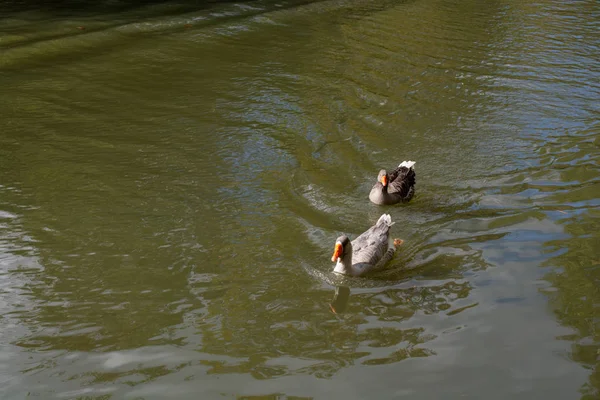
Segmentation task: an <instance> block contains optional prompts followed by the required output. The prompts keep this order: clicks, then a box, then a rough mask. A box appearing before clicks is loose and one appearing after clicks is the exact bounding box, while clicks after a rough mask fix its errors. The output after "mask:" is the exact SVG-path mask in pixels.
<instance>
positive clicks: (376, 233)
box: [331, 214, 404, 276]
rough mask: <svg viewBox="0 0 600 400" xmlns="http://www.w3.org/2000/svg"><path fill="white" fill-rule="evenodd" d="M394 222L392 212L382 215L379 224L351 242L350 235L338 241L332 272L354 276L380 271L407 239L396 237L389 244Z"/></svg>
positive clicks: (332, 259)
mask: <svg viewBox="0 0 600 400" xmlns="http://www.w3.org/2000/svg"><path fill="white" fill-rule="evenodd" d="M393 224H394V223H393V222H392V217H390V215H389V214H383V215H382V216H381V217H379V220H377V223H376V224H375V225H373V226H372V227H370V228H369V229H368V230H367V231H365V232H363V233H362V234H361V235H360V236H358V237H357V238H356V239H354V240H353V241H352V242H350V239H348V237H347V236H340V237H338V238H337V239H336V241H335V247H334V250H333V255H332V256H331V262H335V263H336V264H335V268H334V270H333V272H336V273H338V274H344V275H351V276H362V275H366V274H368V273H370V272H374V271H376V270H379V269H381V268H383V267H384V266H385V264H387V263H388V261H390V260H391V259H392V257H393V256H394V253H395V252H396V247H398V246H400V245H401V244H402V243H403V242H404V241H403V240H401V239H394V240H393V242H391V243H390V236H389V231H390V227H391V226H392V225H393Z"/></svg>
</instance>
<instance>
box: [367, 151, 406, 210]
mask: <svg viewBox="0 0 600 400" xmlns="http://www.w3.org/2000/svg"><path fill="white" fill-rule="evenodd" d="M415 164H416V162H415V161H402V162H401V163H400V165H398V167H397V168H396V169H395V170H393V171H392V172H391V173H389V174H388V173H387V171H386V170H385V169H382V170H381V171H379V175H378V176H377V183H376V184H375V186H373V188H372V189H371V193H369V200H371V202H373V203H375V204H378V205H392V204H397V203H408V202H409V201H410V199H412V198H413V196H414V194H415V182H416V180H415V178H416V176H415V168H414V166H415Z"/></svg>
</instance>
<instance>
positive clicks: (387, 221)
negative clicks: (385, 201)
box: [375, 214, 395, 227]
mask: <svg viewBox="0 0 600 400" xmlns="http://www.w3.org/2000/svg"><path fill="white" fill-rule="evenodd" d="M394 224H395V222H392V217H390V214H382V215H381V217H379V219H378V220H377V223H376V224H375V225H376V226H379V225H385V226H387V227H390V226H392V225H394Z"/></svg>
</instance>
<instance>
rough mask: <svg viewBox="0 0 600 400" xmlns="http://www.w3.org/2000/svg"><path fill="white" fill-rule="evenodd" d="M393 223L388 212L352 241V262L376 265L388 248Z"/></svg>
mask: <svg viewBox="0 0 600 400" xmlns="http://www.w3.org/2000/svg"><path fill="white" fill-rule="evenodd" d="M393 224H394V223H393V222H392V218H391V217H390V216H389V214H383V215H382V216H381V217H379V220H378V221H377V223H376V224H375V225H374V226H372V227H371V228H369V229H368V230H367V231H365V232H363V233H362V234H361V235H360V236H358V237H357V238H356V239H354V240H353V241H352V264H370V265H376V264H377V263H378V262H379V261H380V260H381V259H382V258H383V256H384V255H385V253H386V252H387V250H388V248H389V231H390V227H391V226H392V225H393Z"/></svg>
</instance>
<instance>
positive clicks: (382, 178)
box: [381, 175, 387, 186]
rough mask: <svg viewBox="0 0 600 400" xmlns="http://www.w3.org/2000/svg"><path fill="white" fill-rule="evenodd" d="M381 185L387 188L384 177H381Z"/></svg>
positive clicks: (385, 177)
mask: <svg viewBox="0 0 600 400" xmlns="http://www.w3.org/2000/svg"><path fill="white" fill-rule="evenodd" d="M381 184H382V185H383V186H387V176H386V175H384V176H382V177H381Z"/></svg>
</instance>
